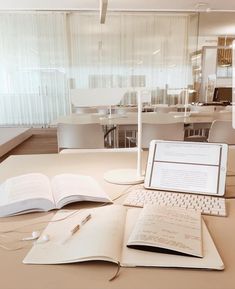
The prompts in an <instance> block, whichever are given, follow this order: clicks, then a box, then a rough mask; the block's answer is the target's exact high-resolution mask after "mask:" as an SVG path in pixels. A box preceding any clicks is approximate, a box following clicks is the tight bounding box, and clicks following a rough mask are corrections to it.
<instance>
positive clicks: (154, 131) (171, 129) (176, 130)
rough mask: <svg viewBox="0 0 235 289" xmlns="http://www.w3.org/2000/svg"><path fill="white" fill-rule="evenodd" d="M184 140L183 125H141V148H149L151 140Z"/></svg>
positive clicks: (179, 123) (181, 123)
mask: <svg viewBox="0 0 235 289" xmlns="http://www.w3.org/2000/svg"><path fill="white" fill-rule="evenodd" d="M154 139H159V140H180V141H183V140H184V123H183V122H178V123H161V124H159V123H158V124H152V123H143V124H142V148H149V143H150V141H151V140H154Z"/></svg>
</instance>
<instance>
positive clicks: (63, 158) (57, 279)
mask: <svg viewBox="0 0 235 289" xmlns="http://www.w3.org/2000/svg"><path fill="white" fill-rule="evenodd" d="M234 156H235V154H234V153H233V154H232V158H231V159H230V161H231V165H232V164H233V167H234V166H235V162H234V161H235V159H234ZM146 157H147V154H146V153H144V158H143V159H144V163H145V162H146ZM135 164H136V158H135V155H134V154H133V153H130V154H128V153H97V154H96V153H93V154H64V155H62V154H61V155H59V154H52V155H24V156H11V157H9V158H8V159H6V160H5V161H4V162H2V163H1V164H0V181H4V180H5V179H6V178H9V177H12V176H16V175H18V174H23V173H30V172H42V173H46V174H47V175H48V176H54V175H55V174H58V173H62V172H74V173H83V174H89V175H91V176H93V177H94V178H96V180H97V181H98V182H99V183H100V184H101V186H103V188H104V190H105V191H106V192H107V193H108V194H109V195H110V196H111V197H115V196H118V195H119V194H121V193H122V192H123V191H124V190H125V189H126V188H127V186H120V185H112V184H108V183H106V182H105V181H104V180H103V173H104V172H105V171H107V170H110V169H116V168H128V167H132V168H134V167H135ZM232 193H233V196H235V190H234V189H233V192H232ZM121 201H122V200H119V201H118V202H119V203H121ZM227 205H228V211H229V216H228V217H213V216H205V217H204V219H205V221H206V224H207V226H208V229H209V231H210V233H211V235H212V238H213V239H214V242H215V244H216V246H217V248H218V251H219V252H220V254H221V257H222V259H223V261H224V264H225V270H224V271H222V272H216V271H205V270H196V269H167V268H165V269H164V268H126V269H121V272H120V276H119V277H118V278H117V279H116V280H114V281H112V282H109V281H108V279H109V278H110V277H112V276H113V275H114V273H115V271H116V266H115V265H112V264H109V263H105V262H88V263H80V264H65V265H23V264H22V260H23V258H24V256H25V255H26V253H27V251H28V249H23V250H19V251H15V252H8V251H5V250H2V249H0V270H1V283H0V288H2V289H41V288H43V289H100V288H103V289H106V288H107V289H122V288H126V289H143V288H148V289H179V288H181V289H198V288H201V289H221V288H223V289H234V276H235V250H234V244H235V230H234V226H235V200H228V201H227ZM82 207H84V205H81V204H74V205H72V206H71V208H82ZM69 208H70V207H69ZM52 215H53V213H49V214H46V213H45V214H43V213H40V214H39V213H35V214H28V215H22V216H16V217H11V218H5V219H1V220H0V229H1V230H6V229H12V228H15V227H17V226H20V225H22V224H32V223H33V224H34V223H36V222H38V221H39V220H41V218H43V219H44V220H49V219H50V218H51V216H52ZM29 228H31V230H33V229H35V225H34V226H30V227H29ZM94 242H95V240H94Z"/></svg>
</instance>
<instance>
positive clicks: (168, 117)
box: [52, 112, 232, 125]
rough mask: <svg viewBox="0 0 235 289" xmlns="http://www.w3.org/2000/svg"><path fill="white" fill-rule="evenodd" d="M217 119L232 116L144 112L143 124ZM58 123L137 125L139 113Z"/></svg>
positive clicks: (83, 116) (62, 119) (70, 118)
mask: <svg viewBox="0 0 235 289" xmlns="http://www.w3.org/2000/svg"><path fill="white" fill-rule="evenodd" d="M215 119H228V120H230V119H232V118H231V115H230V114H224V115H223V114H221V113H218V112H213V113H205V112H202V113H192V114H191V115H189V116H186V117H185V116H184V113H182V112H179V113H177V112H174V113H156V112H144V113H142V122H143V123H175V122H184V123H211V122H213V120H215ZM58 123H75V124H89V123H100V124H102V125H130V124H137V113H136V112H128V113H126V114H125V115H121V114H112V117H111V118H109V117H108V116H107V115H100V114H98V113H94V114H91V113H87V114H71V115H67V116H61V117H59V118H58V119H56V120H55V121H53V122H52V125H56V124H58Z"/></svg>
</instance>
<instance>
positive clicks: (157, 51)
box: [153, 49, 161, 55]
mask: <svg viewBox="0 0 235 289" xmlns="http://www.w3.org/2000/svg"><path fill="white" fill-rule="evenodd" d="M160 51H161V49H157V50H155V51H153V55H155V54H158V53H159V52H160Z"/></svg>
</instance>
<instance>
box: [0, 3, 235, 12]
mask: <svg viewBox="0 0 235 289" xmlns="http://www.w3.org/2000/svg"><path fill="white" fill-rule="evenodd" d="M200 3H202V4H203V5H200ZM207 8H208V9H209V10H212V11H235V1H233V0H205V1H196V0H174V1H172V0H109V1H108V10H132V11H134V10H137V11H147V10H150V11H198V10H204V11H205V10H206V9H207ZM98 9H99V0H20V1H19V0H7V1H3V0H0V10H98Z"/></svg>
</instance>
